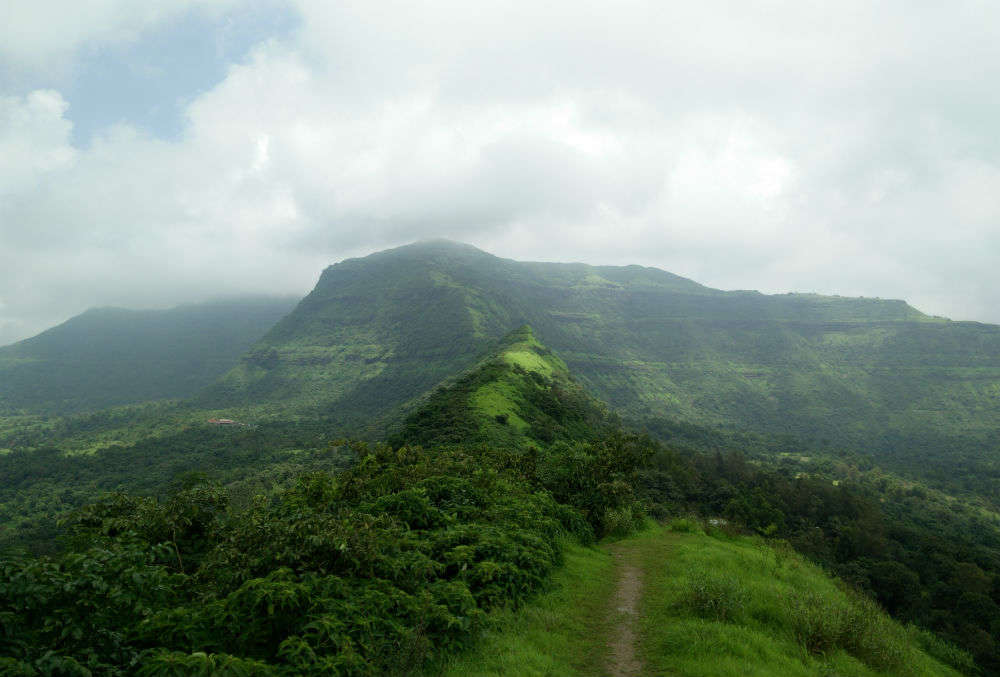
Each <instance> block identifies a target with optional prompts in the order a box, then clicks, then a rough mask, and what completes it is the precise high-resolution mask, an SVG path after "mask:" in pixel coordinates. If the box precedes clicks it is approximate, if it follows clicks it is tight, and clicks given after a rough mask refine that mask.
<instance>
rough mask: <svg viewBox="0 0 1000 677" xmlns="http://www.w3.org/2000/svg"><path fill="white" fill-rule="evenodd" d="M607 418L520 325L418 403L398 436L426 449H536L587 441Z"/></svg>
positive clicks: (601, 409)
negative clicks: (473, 445) (487, 446)
mask: <svg viewBox="0 0 1000 677" xmlns="http://www.w3.org/2000/svg"><path fill="white" fill-rule="evenodd" d="M607 417H608V413H607V411H606V408H605V407H604V406H603V405H602V404H601V403H600V402H598V401H597V400H595V399H593V398H592V397H590V396H589V395H588V394H587V393H586V392H584V390H583V388H581V387H580V386H579V384H577V383H576V382H575V381H574V380H573V378H572V377H571V376H570V374H569V371H568V370H567V368H566V364H565V363H564V362H563V361H562V360H561V359H559V357H557V356H556V355H555V354H554V353H553V352H552V351H551V350H549V349H548V348H546V347H545V346H544V345H542V343H541V342H540V341H539V340H538V338H537V337H536V336H535V334H534V332H533V331H532V329H531V327H528V326H524V327H521V328H519V329H517V330H515V331H513V332H511V333H510V334H508V335H507V336H506V337H505V338H504V339H503V340H502V341H501V342H500V347H499V348H498V349H497V350H496V351H495V352H494V353H492V354H490V355H489V356H487V357H486V358H484V359H483V360H481V361H480V362H479V363H478V364H477V365H476V366H475V367H474V368H472V369H470V370H468V371H467V372H465V373H464V374H462V375H461V376H460V377H458V378H457V379H455V380H454V381H450V382H448V383H447V384H445V385H444V386H442V387H441V388H439V389H437V390H436V391H435V392H434V393H432V394H431V395H430V396H429V397H428V398H427V399H426V401H421V406H420V408H419V409H418V410H417V411H416V412H414V413H413V414H411V415H410V416H408V417H407V418H406V420H405V421H404V422H403V425H402V428H401V429H400V431H399V432H398V433H397V434H396V436H395V437H396V439H398V440H399V441H400V442H403V441H406V442H409V443H417V444H424V445H431V444H441V443H458V442H461V443H464V444H469V443H485V444H500V445H504V446H508V447H527V446H530V445H535V446H541V445H547V444H550V443H552V442H554V441H555V440H557V439H564V440H566V439H575V440H580V439H588V438H592V437H593V436H594V435H595V434H598V433H599V432H600V430H601V428H602V426H604V425H605V423H606V421H607Z"/></svg>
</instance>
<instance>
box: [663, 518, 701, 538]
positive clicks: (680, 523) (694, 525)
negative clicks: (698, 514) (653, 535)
mask: <svg viewBox="0 0 1000 677" xmlns="http://www.w3.org/2000/svg"><path fill="white" fill-rule="evenodd" d="M667 527H668V528H669V529H670V530H671V531H676V532H677V533H680V534H700V533H703V529H702V528H701V523H700V522H698V521H697V520H696V519H693V518H690V517H678V518H677V519H673V520H670V523H669V524H668V525H667Z"/></svg>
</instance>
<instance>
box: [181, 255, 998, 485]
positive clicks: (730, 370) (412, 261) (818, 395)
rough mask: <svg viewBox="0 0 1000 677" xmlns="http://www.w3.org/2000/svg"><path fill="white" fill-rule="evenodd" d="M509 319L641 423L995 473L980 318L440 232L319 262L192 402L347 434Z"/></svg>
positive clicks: (471, 356) (989, 370) (470, 358)
mask: <svg viewBox="0 0 1000 677" xmlns="http://www.w3.org/2000/svg"><path fill="white" fill-rule="evenodd" d="M523 324H530V325H531V326H532V327H533V329H534V332H535V334H536V335H537V337H538V338H539V339H540V340H541V341H543V342H544V343H545V345H547V346H548V347H550V348H551V349H552V350H554V351H556V352H557V353H558V354H559V355H561V356H562V358H563V359H564V360H565V361H566V364H567V365H568V366H569V368H570V369H571V370H572V371H573V373H574V374H576V375H577V377H578V378H579V379H580V381H581V383H583V384H584V385H585V386H586V387H587V388H588V390H589V391H590V392H592V393H593V394H594V395H595V396H596V397H599V398H600V399H601V400H603V401H605V402H607V403H608V404H609V405H610V406H611V407H613V408H614V409H615V410H617V411H619V412H621V413H622V415H623V416H624V417H626V418H627V419H630V420H631V421H633V422H640V423H642V424H644V425H648V426H650V427H651V428H652V429H655V428H656V426H657V422H658V421H659V420H670V421H678V420H679V421H686V422H692V423H697V424H699V425H703V426H711V427H717V428H723V429H729V430H734V431H747V432H756V433H761V434H766V435H775V434H781V435H793V436H796V437H797V438H799V439H802V440H810V441H812V442H814V443H824V442H825V443H829V444H831V445H835V446H837V447H839V448H845V449H849V450H860V451H871V452H873V453H878V454H881V455H882V458H884V459H887V461H888V462H896V463H898V464H901V465H906V466H907V467H909V466H913V465H915V464H918V462H919V464H920V465H921V467H922V468H923V469H924V470H926V471H927V472H930V473H936V474H937V475H940V476H944V475H947V472H948V469H949V468H948V467H945V466H943V465H940V464H938V465H935V464H936V463H938V462H939V461H946V462H947V463H948V464H954V463H955V462H956V460H961V461H962V462H963V463H965V464H966V465H967V466H968V468H967V471H968V472H967V473H966V474H970V475H972V474H975V475H977V476H985V477H995V478H997V479H1000V477H997V473H998V470H997V465H996V463H995V461H996V459H997V458H998V457H1000V453H998V450H1000V423H998V421H1000V416H998V415H1000V327H997V326H993V325H984V324H978V323H972V322H951V321H948V320H944V319H941V318H936V317H929V316H927V315H924V314H923V313H920V312H919V311H917V310H915V309H913V308H912V307H910V306H908V305H907V304H906V303H904V302H903V301H891V300H882V299H868V298H841V297H828V296H818V295H814V294H785V295H765V294H760V293H757V292H751V291H732V292H726V291H719V290H715V289H710V288H708V287H704V286H702V285H699V284H697V283H695V282H692V281H690V280H687V279H684V278H681V277H678V276H676V275H672V274H670V273H667V272H664V271H662V270H658V269H655V268H643V267H640V266H624V267H615V266H590V265H584V264H558V263H527V262H518V261H512V260H508V259H502V258H498V257H495V256H492V255H490V254H487V253H485V252H482V251H480V250H478V249H476V248H474V247H471V246H468V245H461V244H456V243H451V242H443V241H433V242H422V243H417V244H414V245H410V246H406V247H400V248H398V249H392V250H388V251H384V252H380V253H377V254H373V255H371V256H368V257H365V258H360V259H349V260H346V261H343V262H340V263H338V264H336V265H333V266H331V267H329V268H327V269H326V270H325V271H324V273H323V275H322V277H321V278H320V280H319V283H318V284H317V286H316V288H315V289H314V290H313V291H312V293H310V294H309V295H308V296H307V297H306V298H305V299H304V300H303V301H302V302H301V303H300V304H299V305H298V307H297V308H296V309H295V310H294V311H293V312H291V313H290V314H289V315H288V316H287V317H285V318H284V319H283V320H282V321H281V322H279V323H278V324H277V326H275V327H274V328H273V329H272V330H271V331H270V332H268V334H267V335H266V336H265V337H264V338H263V339H261V341H260V342H258V343H257V345H256V346H254V348H253V349H252V350H251V351H250V352H249V353H248V354H247V355H245V356H244V357H243V359H242V360H241V362H240V364H239V365H237V366H236V367H235V368H234V369H232V370H231V371H230V372H229V373H228V374H226V376H225V377H223V379H221V380H220V382H219V383H218V384H216V385H215V386H213V387H212V388H210V389H208V390H207V391H206V392H205V393H204V394H203V396H202V398H201V401H202V402H203V403H206V404H209V403H210V404H212V405H213V406H219V405H224V406H231V407H243V408H250V407H253V408H255V410H256V411H257V412H258V413H259V414H260V415H279V412H282V411H283V412H289V411H295V412H297V413H298V414H302V413H305V412H311V414H312V415H319V416H322V417H324V418H327V419H329V420H330V421H332V424H333V425H334V426H335V427H338V428H339V429H340V430H342V431H344V432H348V433H357V432H359V431H361V430H362V429H363V428H364V427H365V426H369V428H370V427H371V426H372V421H378V422H379V425H381V426H383V427H384V426H385V425H388V424H389V423H392V422H393V421H397V422H398V420H399V419H400V417H401V413H400V412H401V409H400V407H402V406H403V405H404V404H406V403H407V402H412V401H413V400H414V398H417V397H419V396H420V395H422V394H423V393H425V392H427V391H428V390H429V389H431V388H433V387H434V386H435V385H436V384H438V383H439V382H441V381H442V380H444V379H446V378H448V377H449V376H451V375H453V374H455V373H458V372H461V371H463V370H465V369H468V368H470V367H471V366H472V365H474V364H476V363H477V361H478V360H479V359H481V358H482V357H483V355H484V354H486V352H487V351H488V350H489V349H490V347H491V346H492V345H494V342H495V341H496V340H498V339H499V338H501V337H502V336H504V335H505V334H507V333H508V332H510V331H511V330H513V329H514V328H516V327H518V326H521V325H523ZM984 450H986V453H984ZM944 452H947V453H944ZM984 458H988V459H990V460H989V461H988V462H985V461H983V459H984ZM927 459H930V460H931V462H930V463H929V464H924V461H926V460H927ZM949 467H951V468H953V465H952V466H949ZM991 481H992V480H991Z"/></svg>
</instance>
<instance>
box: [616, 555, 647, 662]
mask: <svg viewBox="0 0 1000 677" xmlns="http://www.w3.org/2000/svg"><path fill="white" fill-rule="evenodd" d="M611 554H612V556H613V557H614V558H615V564H616V569H617V571H618V587H617V588H616V589H615V595H614V597H613V598H612V601H611V609H610V614H611V621H612V623H611V627H612V635H611V640H610V641H609V642H608V647H609V648H610V649H611V655H610V656H609V659H608V674H610V675H611V677H638V675H639V674H640V673H641V672H642V660H641V659H640V658H639V656H638V655H637V654H636V650H635V644H636V635H637V631H636V624H637V622H638V619H639V600H640V599H641V597H642V571H641V570H640V569H639V567H637V566H635V565H634V564H633V563H632V562H633V560H634V557H635V553H633V552H631V551H630V550H628V549H625V548H622V547H617V546H612V548H611Z"/></svg>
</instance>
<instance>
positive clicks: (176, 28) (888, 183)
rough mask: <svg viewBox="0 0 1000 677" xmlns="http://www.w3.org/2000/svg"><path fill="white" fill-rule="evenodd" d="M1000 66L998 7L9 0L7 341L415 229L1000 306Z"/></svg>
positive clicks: (244, 285)
mask: <svg viewBox="0 0 1000 677" xmlns="http://www.w3.org/2000/svg"><path fill="white" fill-rule="evenodd" d="M84 5H85V6H84ZM998 81H1000V5H997V4H996V3H991V2H985V1H966V2H961V1H957V2H952V3H923V2H919V3H918V2H912V1H909V2H903V1H892V2H878V3H872V2H861V1H857V2H854V1H850V0H846V1H844V2H838V3H823V4H820V3H803V2H792V1H787V2H785V1H782V0H774V1H770V2H754V3H731V2H700V3H663V2H614V3H610V2H609V3H581V2H549V3H528V2H509V1H505V2H475V3H467V2H464V3H460V2H426V3H387V2H374V1H372V0H366V1H365V2H357V3H352V2H339V3H328V2H319V1H314V0H298V1H289V2H287V3H286V2H279V1H277V0H275V1H271V0H267V1H266V2H241V1H240V0H223V1H218V2H201V1H198V0H186V1H183V2H180V1H178V0H171V1H170V2H166V1H164V0H148V1H147V2H143V3H135V2H126V1H125V0H101V2H88V3H71V2H60V1H56V0H33V1H31V2H29V1H28V0H13V2H9V3H7V4H6V5H5V7H4V10H3V11H2V12H0V344H5V343H9V342H12V341H15V340H18V339H21V338H24V337H27V336H30V335H32V334H34V333H37V332H38V331H40V330H42V329H44V328H46V327H48V326H51V325H53V324H55V323H57V322H60V321H62V320H64V319H66V318H67V317H69V316H71V315H73V314H76V313H78V312H81V311H83V310H84V309H86V308H88V307H91V306H95V305H124V306H131V307H155V306H167V305H173V304H176V303H181V302H188V301H197V300H202V299H207V298H212V297H218V296H224V295H230V294H236V293H274V294H288V293H299V294H304V293H306V292H307V291H308V290H309V289H310V288H311V287H312V285H313V283H314V282H315V280H316V278H317V276H318V274H319V272H320V271H321V270H322V268H323V267H325V266H326V265H328V264H329V263H332V262H333V261H336V260H339V259H342V258H345V257H348V256H356V255H362V254H365V253H368V252H371V251H375V250H378V249H382V248H385V247H389V246H394V245H399V244H403V243H406V242H410V241H413V240H416V239H421V238H427V237H448V238H452V239H456V240H461V241H465V242H470V243H472V244H475V245H477V246H479V247H480V248H483V249H486V250H487V251H491V252H493V253H496V254H498V255H502V256H508V257H512V258H518V259H539V260H562V261H569V260H583V261H587V262H589V263H613V264H624V263H640V264H645V265H652V266H657V267H660V268H663V269H666V270H669V271H671V272H674V273H677V274H680V275H684V276H687V277H690V278H693V279H695V280H697V281H698V282H701V283H703V284H708V285H710V286H714V287H719V288H724V289H734V288H752V289H759V290H761V291H764V292H784V291H790V290H795V291H816V292H821V293H829V294H843V295H865V296H882V297H894V298H905V299H907V300H908V301H910V302H911V303H912V304H913V305H915V306H916V307H917V308H919V309H921V310H923V311H925V312H930V313H934V314H940V315H946V316H949V317H953V318H956V319H975V320H980V321H988V322H1000V284H998V283H1000V274H998V273H997V270H998V268H1000V266H998V263H1000V261H998V252H1000V134H998V133H997V123H996V121H997V120H998V119H1000V88H998V87H997V82H998Z"/></svg>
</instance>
